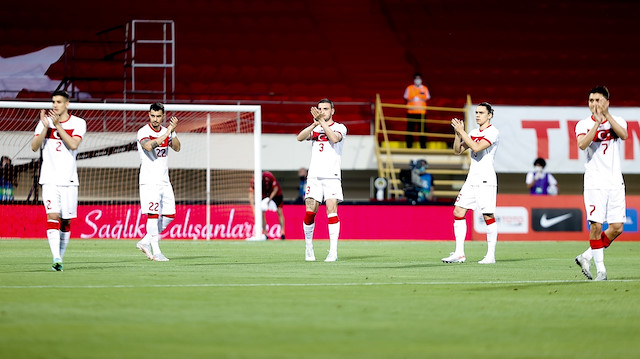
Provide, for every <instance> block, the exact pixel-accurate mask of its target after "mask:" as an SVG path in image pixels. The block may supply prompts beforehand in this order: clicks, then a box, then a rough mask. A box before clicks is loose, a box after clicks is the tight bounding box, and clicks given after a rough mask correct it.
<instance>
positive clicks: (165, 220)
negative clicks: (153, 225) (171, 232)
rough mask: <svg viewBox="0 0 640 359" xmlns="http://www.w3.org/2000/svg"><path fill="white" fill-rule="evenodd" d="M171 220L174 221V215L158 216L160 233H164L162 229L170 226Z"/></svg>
mask: <svg viewBox="0 0 640 359" xmlns="http://www.w3.org/2000/svg"><path fill="white" fill-rule="evenodd" d="M171 221H173V217H165V216H160V217H158V234H162V231H164V230H165V229H166V228H167V227H168V226H169V224H170V223H171Z"/></svg>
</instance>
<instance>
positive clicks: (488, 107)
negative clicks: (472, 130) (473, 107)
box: [478, 102, 493, 115]
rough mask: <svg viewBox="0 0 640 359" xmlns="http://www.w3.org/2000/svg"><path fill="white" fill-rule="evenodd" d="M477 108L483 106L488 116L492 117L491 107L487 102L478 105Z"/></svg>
mask: <svg viewBox="0 0 640 359" xmlns="http://www.w3.org/2000/svg"><path fill="white" fill-rule="evenodd" d="M478 106H484V107H486V108H487V111H488V112H489V114H491V115H493V108H492V107H491V104H490V103H488V102H483V103H481V104H479V105H478Z"/></svg>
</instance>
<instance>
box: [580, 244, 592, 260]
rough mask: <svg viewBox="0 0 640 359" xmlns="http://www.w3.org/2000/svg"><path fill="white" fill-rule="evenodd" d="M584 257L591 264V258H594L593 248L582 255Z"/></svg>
mask: <svg viewBox="0 0 640 359" xmlns="http://www.w3.org/2000/svg"><path fill="white" fill-rule="evenodd" d="M582 257H583V258H584V259H586V260H587V261H589V262H591V258H593V251H592V250H591V247H589V248H587V250H586V251H584V253H582Z"/></svg>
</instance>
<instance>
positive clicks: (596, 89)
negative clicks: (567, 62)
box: [587, 85, 609, 100]
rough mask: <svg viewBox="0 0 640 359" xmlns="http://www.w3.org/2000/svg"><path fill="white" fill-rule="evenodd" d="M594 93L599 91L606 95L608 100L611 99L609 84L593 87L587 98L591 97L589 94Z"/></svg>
mask: <svg viewBox="0 0 640 359" xmlns="http://www.w3.org/2000/svg"><path fill="white" fill-rule="evenodd" d="M592 93H599V94H601V95H602V96H604V98H606V99H607V100H608V99H609V89H608V88H607V86H602V85H601V86H596V87H594V88H592V89H591V91H589V95H587V98H589V96H590V95H591V94H592Z"/></svg>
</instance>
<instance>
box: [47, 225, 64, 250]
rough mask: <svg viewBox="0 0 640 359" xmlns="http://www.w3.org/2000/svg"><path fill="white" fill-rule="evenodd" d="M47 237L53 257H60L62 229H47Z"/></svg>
mask: <svg viewBox="0 0 640 359" xmlns="http://www.w3.org/2000/svg"><path fill="white" fill-rule="evenodd" d="M47 222H48V223H54V222H55V223H58V221H54V220H48V221H47ZM47 239H48V240H49V248H50V249H51V255H52V256H53V259H56V258H60V259H62V257H61V256H60V230H59V229H47Z"/></svg>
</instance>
